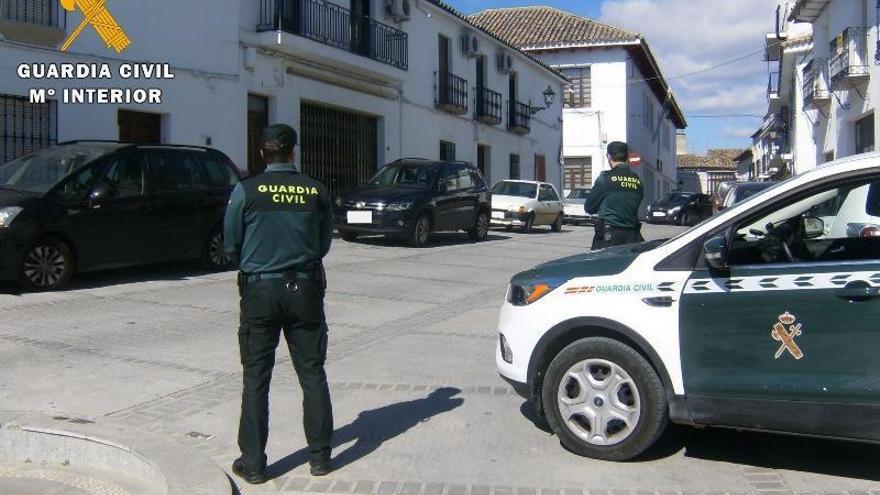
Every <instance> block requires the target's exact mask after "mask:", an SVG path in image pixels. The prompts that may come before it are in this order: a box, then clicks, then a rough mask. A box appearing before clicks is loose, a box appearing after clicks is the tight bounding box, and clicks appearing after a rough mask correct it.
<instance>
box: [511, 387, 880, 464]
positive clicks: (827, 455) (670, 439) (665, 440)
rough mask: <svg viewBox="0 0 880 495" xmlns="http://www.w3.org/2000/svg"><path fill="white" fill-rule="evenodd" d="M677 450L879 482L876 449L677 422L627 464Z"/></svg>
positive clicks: (536, 420) (540, 423)
mask: <svg viewBox="0 0 880 495" xmlns="http://www.w3.org/2000/svg"><path fill="white" fill-rule="evenodd" d="M520 413H521V414H522V415H523V417H525V418H526V419H528V420H529V421H530V422H531V423H532V424H534V425H535V427H536V428H538V429H540V430H542V431H544V432H547V433H551V434H552V430H550V427H549V425H548V424H547V421H546V420H545V419H544V418H541V417H540V416H538V415H537V413H536V412H535V409H534V407H533V406H532V404H531V403H530V402H528V401H526V402H524V403H523V405H522V406H521V407H520ZM560 448H563V447H562V446H561V445H560ZM682 451H683V452H684V456H685V457H691V458H694V459H703V460H709V461H719V462H729V463H733V464H741V465H746V466H754V467H761V468H767V469H783V470H788V471H799V472H805V473H814V474H822V475H827V476H837V477H843V478H855V479H861V480H867V481H880V471H878V470H877V463H878V462H880V446H878V445H872V444H866V443H855V442H845V441H839V440H827V439H822V438H809V437H798V436H792V435H779V434H774V433H763V432H751V431H736V430H730V429H724V428H704V429H698V428H692V427H689V426H682V425H676V424H670V425H669V427H668V428H667V429H666V431H665V432H664V433H663V436H662V437H660V440H658V442H657V443H656V444H654V446H653V447H651V448H650V449H648V451H647V452H645V453H644V454H642V455H641V456H639V457H637V458H636V459H634V460H633V461H632V462H633V463H639V462H650V461H656V460H660V459H665V458H667V457H671V456H674V455H676V454H678V453H680V452H682Z"/></svg>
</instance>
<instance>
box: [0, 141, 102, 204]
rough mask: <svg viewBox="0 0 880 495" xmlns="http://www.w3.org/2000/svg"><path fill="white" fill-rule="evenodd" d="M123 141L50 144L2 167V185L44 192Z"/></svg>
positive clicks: (18, 189)
mask: <svg viewBox="0 0 880 495" xmlns="http://www.w3.org/2000/svg"><path fill="white" fill-rule="evenodd" d="M118 147H119V145H118V144H117V145H114V144H103V143H101V144H75V145H67V146H59V147H55V148H48V149H45V150H42V151H40V152H38V153H35V154H33V155H29V156H25V157H22V158H19V159H17V160H13V161H11V162H9V163H7V164H6V165H3V166H2V167H0V187H3V188H7V189H14V190H17V191H23V192H31V193H39V194H43V193H45V192H47V191H49V189H52V187H54V186H55V185H56V184H58V183H59V182H61V180H62V179H64V178H65V177H67V176H68V175H70V174H72V173H73V172H75V171H77V170H79V169H80V168H81V167H83V166H84V165H87V164H89V163H91V162H92V161H94V160H96V159H97V158H99V157H101V156H103V155H106V154H107V153H110V152H111V151H113V150H114V149H116V148H118Z"/></svg>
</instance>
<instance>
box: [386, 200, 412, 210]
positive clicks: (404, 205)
mask: <svg viewBox="0 0 880 495" xmlns="http://www.w3.org/2000/svg"><path fill="white" fill-rule="evenodd" d="M412 205H413V204H412V202H411V201H407V202H399V203H388V206H387V207H386V208H385V209H386V210H388V211H406V210H408V209H410V208H412Z"/></svg>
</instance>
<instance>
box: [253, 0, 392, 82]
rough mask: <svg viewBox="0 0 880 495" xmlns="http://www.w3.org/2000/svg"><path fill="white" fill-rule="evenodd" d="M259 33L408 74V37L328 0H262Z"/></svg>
mask: <svg viewBox="0 0 880 495" xmlns="http://www.w3.org/2000/svg"><path fill="white" fill-rule="evenodd" d="M260 2H261V3H260V24H259V25H258V26H257V31H260V32H264V31H277V30H281V31H285V32H288V33H291V34H295V35H297V36H302V37H303V38H308V39H310V40H313V41H317V42H318V43H323V44H325V45H330V46H334V47H336V48H341V49H343V50H346V51H349V52H351V53H355V54H357V55H362V56H364V57H368V58H371V59H373V60H376V61H378V62H382V63H385V64H388V65H392V66H394V67H397V68H398V69H403V70H406V69H407V67H408V57H409V55H408V37H407V34H406V33H405V32H403V31H401V30H399V29H397V28H395V27H392V26H389V25H387V24H383V23H381V22H379V21H376V20H375V19H372V18H370V17H368V16H361V15H355V14H352V12H351V11H350V10H348V9H346V8H344V7H340V6H339V5H336V4H333V3H330V2H328V1H326V0H260Z"/></svg>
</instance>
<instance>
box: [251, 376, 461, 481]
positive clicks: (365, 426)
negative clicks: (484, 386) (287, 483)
mask: <svg viewBox="0 0 880 495" xmlns="http://www.w3.org/2000/svg"><path fill="white" fill-rule="evenodd" d="M459 392H461V390H460V389H457V388H452V387H445V388H440V389H437V390H434V391H433V392H431V393H430V394H428V396H427V397H425V398H423V399H416V400H411V401H406V402H398V403H397V404H391V405H388V406H384V407H380V408H378V409H372V410H369V411H364V412H362V413H360V414H359V415H358V417H357V418H356V419H355V420H354V421H353V422H352V423H350V424H347V425H345V426H343V427H342V428H338V429H337V430H336V431H334V432H333V448H337V447H339V446H341V445H345V444H348V443H350V442H354V444H353V445H351V446H350V447H348V448H346V449H345V450H343V451H342V452H340V453H338V454H336V455H335V456H334V458H333V469H334V470H336V469H341V468H343V467H345V466H347V465H349V464H352V463H354V462H356V461H358V460H360V459H363V458H364V457H366V456H368V455H370V454H372V453H373V452H375V451H376V450H378V449H379V447H381V446H382V444H383V443H385V442H387V441H388V440H391V439H393V438H395V437H397V436H399V435H401V434H403V433H406V432H407V431H408V430H410V429H411V428H413V427H415V426H416V425H418V424H419V423H424V422H426V421H428V420H430V419H431V418H432V417H434V416H436V415H438V414H441V413H445V412H448V411H451V410H453V409H455V408H457V407H459V406H461V405H462V404H463V403H464V399H462V398H458V397H455V395H458V393H459ZM308 461H309V453H308V449H300V450H298V451H296V452H294V453H293V454H290V455H289V456H287V457H285V458H283V459H280V460H278V461H277V462H275V463H273V464H272V465H270V466H269V467H268V468H266V474H267V475H268V476H269V478H277V477H279V476H283V475H284V474H286V473H288V472H289V471H292V470H294V469H296V468H297V467H299V466H301V465H303V464H306V463H307V462H308Z"/></svg>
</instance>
